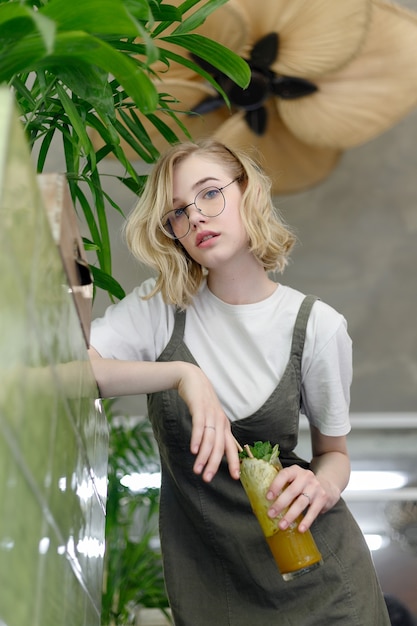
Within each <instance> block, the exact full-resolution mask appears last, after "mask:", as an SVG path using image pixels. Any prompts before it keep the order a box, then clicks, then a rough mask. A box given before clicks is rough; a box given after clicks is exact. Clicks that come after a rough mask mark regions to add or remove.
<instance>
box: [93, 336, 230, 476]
mask: <svg viewBox="0 0 417 626" xmlns="http://www.w3.org/2000/svg"><path fill="white" fill-rule="evenodd" d="M88 354H89V357H90V362H91V366H92V369H93V373H94V376H95V379H96V382H97V385H98V388H99V391H100V395H101V396H102V397H103V398H109V397H114V396H127V395H138V394H148V393H155V392H157V391H164V390H167V389H177V390H178V393H179V395H180V396H181V398H182V399H183V400H184V402H185V403H186V404H187V406H188V409H189V411H190V413H191V417H192V435H191V442H190V449H191V452H192V453H193V454H196V455H197V457H196V460H195V464H194V471H195V472H196V474H202V476H203V479H204V480H206V481H207V482H209V481H210V480H211V479H212V478H213V476H214V474H215V473H216V472H217V469H218V467H219V465H220V462H221V459H222V457H223V455H224V454H226V457H227V461H228V465H229V472H230V474H231V476H232V477H233V478H236V479H237V478H239V471H240V465H239V458H238V455H237V448H236V442H235V440H234V438H233V435H232V432H231V428H230V422H229V420H228V418H227V416H226V414H225V412H224V410H223V407H222V405H221V404H220V401H219V399H218V398H217V395H216V393H215V391H214V389H213V386H212V384H211V383H210V381H209V379H208V378H207V376H206V375H205V374H204V372H203V371H202V370H201V369H200V368H199V367H198V366H196V365H193V364H192V363H186V362H184V361H172V362H167V363H165V362H164V363H163V362H154V361H121V360H118V359H104V358H102V357H101V356H100V354H99V353H98V352H97V351H96V350H95V349H94V348H90V349H89V351H88Z"/></svg>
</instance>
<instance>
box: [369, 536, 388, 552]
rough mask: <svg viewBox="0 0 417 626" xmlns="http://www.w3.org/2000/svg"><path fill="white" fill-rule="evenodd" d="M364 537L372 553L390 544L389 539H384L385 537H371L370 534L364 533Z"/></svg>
mask: <svg viewBox="0 0 417 626" xmlns="http://www.w3.org/2000/svg"><path fill="white" fill-rule="evenodd" d="M364 537H365V541H366V543H367V544H368V548H369V549H370V550H371V551H372V552H376V551H377V550H381V549H382V548H386V547H387V546H388V545H389V543H390V540H389V538H388V537H386V536H385V535H372V534H368V533H366V534H365V535H364Z"/></svg>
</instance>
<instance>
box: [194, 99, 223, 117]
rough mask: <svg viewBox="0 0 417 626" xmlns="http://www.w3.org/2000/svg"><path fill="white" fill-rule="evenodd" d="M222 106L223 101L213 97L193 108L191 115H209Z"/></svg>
mask: <svg viewBox="0 0 417 626" xmlns="http://www.w3.org/2000/svg"><path fill="white" fill-rule="evenodd" d="M223 105H224V100H223V98H222V97H221V96H213V97H212V98H205V99H204V100H202V101H201V102H199V104H197V106H195V107H194V108H193V110H192V113H197V114H198V115H204V114H205V113H211V112H212V111H216V110H217V109H220V107H222V106H223Z"/></svg>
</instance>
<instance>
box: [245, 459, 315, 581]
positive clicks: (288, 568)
mask: <svg viewBox="0 0 417 626" xmlns="http://www.w3.org/2000/svg"><path fill="white" fill-rule="evenodd" d="M279 469H280V467H279V466H276V465H273V464H271V463H268V462H267V461H264V460H262V459H256V458H247V459H243V460H242V461H241V474H240V480H241V482H242V485H243V487H244V489H245V491H246V494H247V496H248V498H249V501H250V503H251V507H252V510H253V512H254V513H255V515H256V518H257V520H258V522H259V524H260V526H261V528H262V531H263V533H264V535H265V539H266V541H267V543H268V545H269V547H270V550H271V552H272V554H273V556H274V559H275V561H276V564H277V565H278V569H279V571H280V572H281V574H282V577H283V579H284V580H292V579H293V578H296V577H298V576H301V575H302V574H306V573H307V572H311V571H312V570H313V569H316V568H317V567H319V566H320V565H321V564H322V563H323V561H322V556H321V554H320V552H319V550H318V548H317V546H316V543H315V541H314V538H313V535H312V534H311V532H310V530H307V531H306V532H304V533H300V532H299V530H298V524H299V523H300V521H301V519H302V516H301V515H300V516H299V517H298V518H297V519H296V520H295V521H294V522H293V523H292V524H291V525H290V526H289V528H287V529H286V530H281V529H280V528H279V526H278V524H279V521H280V519H282V517H283V516H284V515H285V511H283V512H282V513H281V514H280V515H279V516H278V517H276V518H273V519H272V518H270V517H269V516H268V514H267V513H268V509H269V507H270V506H271V503H270V502H269V501H268V500H267V499H266V493H267V491H268V489H269V486H270V485H271V483H272V481H273V479H274V478H275V476H276V473H277V472H278V471H279Z"/></svg>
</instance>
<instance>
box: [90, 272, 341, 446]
mask: <svg viewBox="0 0 417 626" xmlns="http://www.w3.org/2000/svg"><path fill="white" fill-rule="evenodd" d="M154 284H155V280H154V279H153V278H150V279H148V280H147V281H145V282H144V283H142V284H141V285H140V286H139V287H137V288H136V289H134V290H133V291H132V292H131V293H130V294H129V295H128V296H126V297H125V298H124V299H123V300H122V301H121V302H119V303H117V304H115V305H112V306H110V307H109V308H108V309H107V311H106V312H105V315H104V317H102V318H99V319H96V320H94V321H93V323H92V329H91V345H92V347H94V348H95V349H96V350H97V352H99V354H100V355H101V356H102V357H104V358H115V359H122V360H131V361H134V360H139V361H155V360H156V359H157V358H158V356H159V355H160V354H161V352H162V351H163V349H164V348H165V346H166V345H167V343H168V341H169V339H170V337H171V334H172V331H173V328H174V310H175V308H174V307H173V306H172V305H167V304H165V302H164V301H163V299H162V297H161V295H160V294H157V295H155V296H154V297H152V298H151V299H150V300H143V299H142V298H141V296H143V295H146V294H149V293H150V291H151V290H152V288H153V286H154ZM303 298H304V294H302V293H300V292H299V291H296V290H295V289H292V288H290V287H287V286H285V285H281V284H280V285H279V286H278V287H277V289H276V290H275V291H274V293H273V294H272V295H271V296H270V297H269V298H267V299H266V300H262V301H261V302H256V303H255V304H242V305H231V304H227V303H226V302H223V301H222V300H219V299H218V298H217V297H216V296H214V295H213V294H212V293H211V291H210V290H209V289H208V287H207V284H206V283H204V284H203V286H202V288H201V289H200V291H199V293H198V294H197V295H196V296H195V298H194V301H193V303H192V304H191V305H190V306H189V307H188V308H187V315H186V324H185V330H184V341H185V344H186V345H187V347H188V349H189V350H190V352H191V354H192V355H193V357H194V358H195V360H196V361H197V363H198V365H199V366H200V367H201V368H202V370H203V371H204V372H205V374H206V375H207V376H208V378H209V379H210V381H211V383H212V384H213V387H214V389H215V390H216V393H217V395H218V397H219V400H220V402H221V403H222V405H223V408H224V410H225V412H226V414H227V416H228V417H229V419H230V420H236V419H240V418H244V417H247V416H249V415H251V414H252V413H254V412H255V411H256V410H257V409H259V408H260V407H261V406H262V405H263V404H264V402H265V401H266V400H267V398H268V397H269V396H270V395H271V393H272V392H273V390H274V389H275V387H276V386H277V384H278V383H279V381H280V379H281V376H282V375H283V373H284V370H285V368H286V366H287V363H288V359H289V355H290V348H291V340H292V333H293V328H294V323H295V319H296V317H297V313H298V310H299V308H300V305H301V302H302V301H303ZM301 375H302V407H301V410H302V412H303V413H304V414H305V415H306V416H307V418H308V420H309V421H310V423H312V424H313V425H314V426H316V427H317V428H318V429H319V430H320V432H321V433H323V434H324V435H331V436H340V435H346V434H347V433H348V432H349V430H350V423H349V402H350V385H351V380H352V344H351V339H350V337H349V335H348V333H347V324H346V320H345V319H344V317H343V316H342V315H340V314H339V313H338V312H337V311H335V310H334V309H333V308H332V307H330V306H329V305H327V304H325V303H323V302H321V301H320V300H318V301H316V302H315V304H314V305H313V309H312V311H311V314H310V318H309V321H308V325H307V334H306V340H305V345H304V352H303V358H302V368H301Z"/></svg>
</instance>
